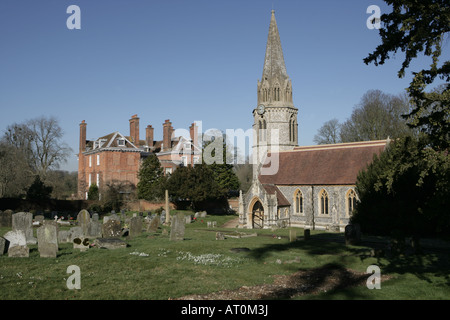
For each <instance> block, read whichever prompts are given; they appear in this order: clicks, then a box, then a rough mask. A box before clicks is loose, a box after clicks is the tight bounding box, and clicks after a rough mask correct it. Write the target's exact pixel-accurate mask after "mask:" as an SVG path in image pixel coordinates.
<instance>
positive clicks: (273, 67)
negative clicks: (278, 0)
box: [262, 10, 289, 81]
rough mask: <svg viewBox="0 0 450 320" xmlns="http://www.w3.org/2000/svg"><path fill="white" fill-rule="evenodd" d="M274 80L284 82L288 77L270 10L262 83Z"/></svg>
mask: <svg viewBox="0 0 450 320" xmlns="http://www.w3.org/2000/svg"><path fill="white" fill-rule="evenodd" d="M274 78H278V79H279V81H284V80H285V79H287V78H289V76H288V74H287V71H286V65H285V63H284V57H283V50H282V48H281V40H280V34H279V33H278V26H277V21H276V19H275V10H272V16H271V19H270V26H269V36H268V39H267V47H266V58H265V60H264V69H263V78H262V81H264V80H269V81H270V80H272V79H274Z"/></svg>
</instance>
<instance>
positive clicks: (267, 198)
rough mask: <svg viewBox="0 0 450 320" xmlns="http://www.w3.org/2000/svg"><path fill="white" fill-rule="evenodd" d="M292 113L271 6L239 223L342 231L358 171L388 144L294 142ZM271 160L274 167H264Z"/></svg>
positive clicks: (294, 117) (353, 200)
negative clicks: (248, 175)
mask: <svg viewBox="0 0 450 320" xmlns="http://www.w3.org/2000/svg"><path fill="white" fill-rule="evenodd" d="M297 114H298V109H297V108H296V107H295V106H294V103H293V99H292V83H291V80H290V78H289V76H288V74H287V71H286V65H285V62H284V57H283V51H282V48H281V41H280V35H279V32H278V26H277V22H276V19H275V12H274V11H273V10H272V15H271V21H270V26H269V36H268V40H267V47H266V55H265V60H264V67H263V75H262V79H261V81H258V86H257V108H255V109H254V110H253V133H254V134H253V170H254V171H253V182H252V186H251V187H250V189H249V190H248V192H247V193H246V194H242V192H241V194H240V197H239V226H240V227H242V228H270V227H284V226H293V227H304V228H312V229H322V230H325V229H329V230H336V231H338V230H339V231H343V230H344V228H345V226H346V225H347V224H348V222H349V219H350V217H351V215H352V211H353V208H354V206H355V203H356V201H357V199H358V195H357V193H356V190H355V184H356V178H357V175H358V172H359V171H360V170H362V169H364V168H365V167H366V166H367V165H368V164H369V163H370V162H371V161H372V160H373V156H374V155H375V154H380V153H381V152H383V150H384V149H385V148H386V147H387V145H388V144H389V140H381V141H366V142H356V143H341V144H333V145H318V146H310V147H299V146H298V128H297ZM273 161H276V163H277V164H278V167H277V169H278V170H275V171H274V172H266V171H264V170H263V169H266V168H267V167H269V162H270V164H272V162H273Z"/></svg>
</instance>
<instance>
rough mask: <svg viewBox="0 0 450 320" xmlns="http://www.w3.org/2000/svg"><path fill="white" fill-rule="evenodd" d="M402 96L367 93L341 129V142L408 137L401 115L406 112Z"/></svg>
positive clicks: (373, 91)
mask: <svg viewBox="0 0 450 320" xmlns="http://www.w3.org/2000/svg"><path fill="white" fill-rule="evenodd" d="M409 108H410V104H409V101H408V98H407V96H406V95H405V94H401V95H397V96H394V95H390V94H386V93H383V92H382V91H380V90H369V91H368V92H367V93H365V94H364V96H363V97H362V98H361V101H360V103H359V104H358V105H356V107H355V109H354V110H353V112H352V115H351V116H350V118H349V119H348V120H347V121H345V122H344V123H343V124H342V125H341V131H340V138H341V140H342V142H354V141H368V140H382V139H386V138H388V137H390V138H398V137H401V136H404V135H408V134H411V133H412V131H411V129H409V127H408V125H407V124H406V121H405V120H404V119H403V118H402V115H404V114H406V113H408V112H409Z"/></svg>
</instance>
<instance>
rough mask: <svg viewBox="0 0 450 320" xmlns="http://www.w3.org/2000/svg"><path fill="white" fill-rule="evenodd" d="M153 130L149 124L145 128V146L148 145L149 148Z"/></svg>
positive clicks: (151, 144) (151, 142) (151, 145)
mask: <svg viewBox="0 0 450 320" xmlns="http://www.w3.org/2000/svg"><path fill="white" fill-rule="evenodd" d="M154 132H155V129H154V128H153V127H152V126H150V125H148V126H147V128H146V129H145V141H146V142H147V146H149V147H150V148H151V147H153V139H154V137H153V135H154Z"/></svg>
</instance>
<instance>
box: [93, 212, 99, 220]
mask: <svg viewBox="0 0 450 320" xmlns="http://www.w3.org/2000/svg"><path fill="white" fill-rule="evenodd" d="M99 219H100V217H99V215H98V213H97V212H94V214H93V215H92V221H98V220H99Z"/></svg>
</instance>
